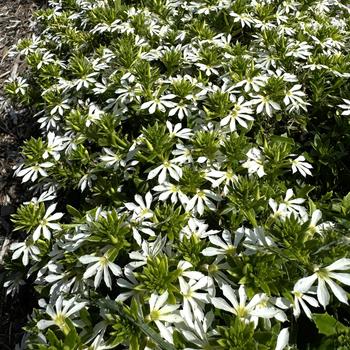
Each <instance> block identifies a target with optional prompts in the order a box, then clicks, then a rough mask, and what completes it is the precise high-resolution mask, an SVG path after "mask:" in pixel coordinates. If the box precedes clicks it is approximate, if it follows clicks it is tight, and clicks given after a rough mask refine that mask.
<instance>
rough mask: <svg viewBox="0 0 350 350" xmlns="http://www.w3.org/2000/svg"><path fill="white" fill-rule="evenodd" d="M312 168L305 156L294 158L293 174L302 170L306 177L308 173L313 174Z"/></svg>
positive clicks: (301, 172)
mask: <svg viewBox="0 0 350 350" xmlns="http://www.w3.org/2000/svg"><path fill="white" fill-rule="evenodd" d="M310 169H312V165H311V164H310V163H308V162H306V161H305V157H304V156H299V157H297V158H295V159H294V160H292V172H293V174H294V173H296V172H297V171H299V172H300V174H301V175H303V176H304V177H306V175H310V176H312V173H311V171H310Z"/></svg>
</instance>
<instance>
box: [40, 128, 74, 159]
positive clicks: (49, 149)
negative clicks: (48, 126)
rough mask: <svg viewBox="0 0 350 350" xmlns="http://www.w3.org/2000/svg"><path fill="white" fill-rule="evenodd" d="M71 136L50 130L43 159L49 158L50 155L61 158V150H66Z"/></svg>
mask: <svg viewBox="0 0 350 350" xmlns="http://www.w3.org/2000/svg"><path fill="white" fill-rule="evenodd" d="M67 141H69V138H67V137H61V136H56V135H55V133H54V132H49V133H48V134H47V146H46V148H45V152H44V154H43V159H47V158H48V157H49V155H52V157H53V158H54V159H55V160H56V161H57V160H59V159H60V156H61V155H60V151H62V150H64V149H65V148H66V145H67Z"/></svg>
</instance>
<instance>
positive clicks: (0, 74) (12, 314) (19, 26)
mask: <svg viewBox="0 0 350 350" xmlns="http://www.w3.org/2000/svg"><path fill="white" fill-rule="evenodd" d="M45 2H46V1H43V0H0V349H1V350H13V349H15V344H16V343H18V342H19V341H20V339H21V336H22V334H23V331H22V329H21V328H22V326H23V325H24V324H25V322H26V318H27V317H26V316H27V314H28V313H30V311H31V305H30V302H29V303H28V301H29V300H30V297H31V296H30V295H26V293H27V294H28V293H30V289H28V288H27V287H25V288H24V289H23V290H22V291H21V293H20V294H19V295H17V296H15V297H11V296H6V295H5V291H4V290H3V289H2V288H1V285H2V282H3V274H1V272H2V271H3V258H4V256H5V255H6V254H7V252H8V248H9V245H10V243H11V242H12V241H13V240H14V239H16V237H14V235H12V232H11V231H12V225H11V221H10V216H11V214H13V213H14V212H15V211H16V208H17V207H18V206H19V205H20V204H21V203H22V202H23V200H24V199H26V197H28V195H29V194H28V191H27V189H26V188H25V187H24V186H22V185H21V182H20V181H19V179H16V178H15V177H14V176H13V166H14V165H15V164H16V163H18V162H19V161H20V159H21V156H20V150H21V145H22V144H23V141H24V140H25V139H27V138H29V137H30V135H31V133H32V127H33V120H32V118H31V114H30V112H29V110H28V109H25V108H20V107H14V106H11V105H10V104H9V102H8V101H7V100H6V97H5V94H4V91H3V86H4V82H5V80H6V79H8V78H9V77H11V76H16V75H18V74H21V73H22V72H23V71H24V70H25V69H26V65H25V62H22V61H21V60H20V59H19V58H14V57H9V50H10V49H11V47H12V46H13V45H14V44H15V43H16V42H17V41H18V40H19V39H21V38H26V37H30V36H31V33H32V31H33V29H32V23H31V17H32V14H33V11H35V10H36V9H38V8H39V7H40V6H43V5H45Z"/></svg>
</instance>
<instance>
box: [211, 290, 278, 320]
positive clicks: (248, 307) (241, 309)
mask: <svg viewBox="0 0 350 350" xmlns="http://www.w3.org/2000/svg"><path fill="white" fill-rule="evenodd" d="M221 290H222V293H223V294H224V296H225V297H226V298H227V299H228V300H229V302H230V303H231V305H229V304H228V303H227V301H226V300H225V299H223V298H211V301H212V303H213V305H214V306H215V307H216V308H218V309H221V310H225V311H227V312H230V313H232V314H234V315H236V316H237V317H239V318H240V319H241V320H242V321H245V322H246V323H249V322H251V321H252V317H254V316H256V317H258V318H266V319H269V318H273V317H275V316H276V314H277V313H278V310H277V309H276V308H268V307H266V308H264V307H259V308H257V305H258V304H259V303H261V302H263V301H264V300H265V298H266V296H265V295H264V294H255V295H254V297H253V298H252V299H251V300H250V302H249V303H248V304H246V302H247V294H246V292H245V287H244V286H243V285H241V286H240V287H239V289H238V295H239V301H238V299H237V296H236V292H235V291H234V290H233V289H232V287H231V286H229V285H227V284H224V285H223V286H222V287H221ZM279 311H280V310H279ZM254 324H255V326H257V324H256V323H255V322H254Z"/></svg>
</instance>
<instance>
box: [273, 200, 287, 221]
mask: <svg viewBox="0 0 350 350" xmlns="http://www.w3.org/2000/svg"><path fill="white" fill-rule="evenodd" d="M269 206H270V207H271V209H272V210H273V215H272V217H273V218H274V219H276V218H282V219H284V218H285V217H286V216H287V214H288V212H287V210H286V205H285V204H284V203H282V204H278V203H277V202H276V201H275V200H274V199H272V198H270V199H269Z"/></svg>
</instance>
